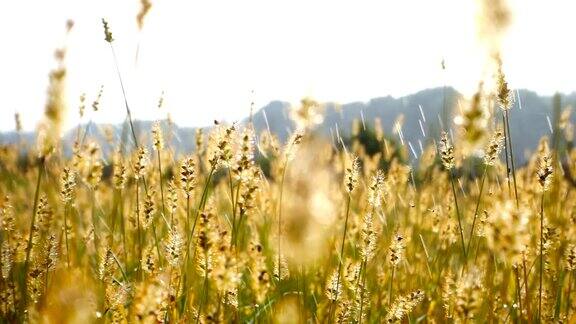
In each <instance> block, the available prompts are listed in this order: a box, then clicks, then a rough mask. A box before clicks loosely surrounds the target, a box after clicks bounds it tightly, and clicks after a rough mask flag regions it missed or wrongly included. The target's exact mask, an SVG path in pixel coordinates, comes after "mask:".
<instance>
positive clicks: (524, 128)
mask: <svg viewBox="0 0 576 324" xmlns="http://www.w3.org/2000/svg"><path fill="white" fill-rule="evenodd" d="M515 94H516V97H517V98H519V99H520V100H516V101H515V103H514V107H513V108H512V117H511V120H510V122H511V124H510V128H511V133H512V139H513V144H514V148H515V152H516V156H515V158H516V159H517V160H518V163H523V162H525V160H526V157H527V153H528V152H530V151H532V150H533V149H534V148H535V147H536V145H537V143H538V140H539V139H540V137H542V136H543V135H547V134H550V127H549V124H548V120H547V117H548V118H550V119H552V118H553V113H552V106H553V104H552V97H551V96H539V95H538V94H536V93H535V92H533V91H529V90H519V91H517V92H515ZM460 96H461V95H460V94H459V93H458V92H457V91H456V90H454V89H453V88H450V87H447V88H433V89H426V90H422V91H419V92H417V93H414V94H411V95H408V96H404V97H400V98H393V97H391V96H387V97H380V98H374V99H371V100H370V101H368V102H352V103H347V104H343V105H336V104H332V103H328V104H327V105H326V110H325V116H324V121H323V123H322V124H320V125H318V126H317V132H318V133H319V134H322V135H324V136H327V137H329V138H334V137H335V136H336V132H338V133H339V134H340V135H341V136H344V137H345V136H347V135H349V133H350V131H351V126H352V123H353V121H354V120H355V119H363V120H364V124H365V125H366V126H367V127H373V123H374V119H375V118H376V117H378V118H380V120H381V123H382V126H383V128H384V131H385V132H386V133H387V134H388V135H390V136H397V135H396V134H395V133H394V132H393V125H394V122H395V120H396V119H397V118H398V116H400V115H401V114H402V115H404V126H403V128H402V133H403V139H404V143H405V145H412V147H413V148H414V151H415V152H416V153H417V154H419V151H420V143H421V144H422V145H424V144H425V143H426V142H427V141H429V140H430V139H431V138H432V137H437V136H438V133H439V130H440V129H442V127H441V125H440V123H443V124H447V123H449V120H450V118H449V115H448V113H447V112H444V111H443V107H445V106H446V107H457V101H458V98H460ZM561 98H562V107H565V106H567V105H571V106H573V107H576V93H571V94H568V95H566V94H564V95H562V96H561ZM444 101H445V102H446V104H444ZM520 106H521V108H520ZM420 108H421V110H420ZM289 109H290V108H289V104H288V103H286V102H282V101H272V102H270V103H269V104H268V105H266V106H264V107H262V108H261V109H260V110H258V111H257V112H255V113H254V115H253V122H254V126H255V128H256V130H257V133H260V132H261V131H264V130H266V129H267V128H269V129H270V131H271V132H272V133H274V134H277V136H278V137H279V138H280V139H281V140H285V139H286V138H287V137H288V135H289V134H290V132H291V131H292V130H293V129H294V125H292V122H291V121H290V119H289V113H288V111H289ZM456 109H457V108H456ZM422 114H423V115H424V116H422ZM362 117H363V118H362ZM424 119H425V120H424ZM571 119H572V122H575V123H576V113H574V114H572V116H571ZM247 120H248V119H247V118H246V119H244V120H242V121H241V122H242V123H246V122H247ZM420 123H422V127H421V126H420ZM151 126H152V122H150V121H135V128H136V129H137V131H138V133H139V134H149V133H150V129H151ZM165 126H166V125H165ZM83 127H84V126H83ZM106 128H108V129H110V130H112V132H111V133H112V134H113V136H114V137H115V138H116V139H119V138H120V137H121V136H122V125H91V127H90V129H91V132H90V135H91V136H92V137H94V138H96V139H97V140H98V141H100V142H101V143H102V147H103V150H104V152H105V153H107V152H110V150H111V149H112V148H110V147H108V145H107V144H106V143H105V140H104V139H105V135H104V131H103V130H104V129H106ZM422 129H424V133H425V135H426V136H423V134H422ZM194 134H195V128H190V127H176V126H175V127H174V133H173V136H172V137H173V138H172V143H171V144H172V147H173V148H174V149H175V150H176V151H177V152H190V151H191V150H193V149H194ZM20 136H22V138H23V139H24V140H25V141H27V142H30V143H32V142H33V139H34V135H33V134H32V133H24V134H21V135H20ZM75 136H76V130H71V131H70V132H68V133H67V134H66V135H65V136H64V142H65V150H66V151H67V152H70V147H71V145H72V143H73V141H74V139H75ZM127 138H128V139H130V136H127ZM17 140H18V135H17V134H16V133H15V132H5V133H2V134H0V143H14V142H16V141H17Z"/></svg>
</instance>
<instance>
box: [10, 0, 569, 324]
mask: <svg viewBox="0 0 576 324" xmlns="http://www.w3.org/2000/svg"><path fill="white" fill-rule="evenodd" d="M145 3H147V2H146V1H143V4H145ZM144 13H145V11H144ZM142 16H143V15H142ZM105 28H106V33H105V37H106V40H107V41H108V42H109V43H110V45H112V42H113V38H112V34H111V31H110V30H109V26H108V25H107V24H105ZM112 50H113V48H112ZM61 64H63V62H61V61H59V69H58V70H56V71H65V69H64V67H63V65H61ZM53 75H56V74H53ZM56 76H57V77H56ZM56 76H55V77H54V78H53V80H52V81H53V84H52V85H51V87H50V94H51V99H50V100H49V102H48V104H47V119H46V121H45V123H44V124H43V125H50V123H58V122H59V116H60V114H59V113H60V112H61V111H60V110H59V109H61V107H60V105H62V103H61V100H60V98H61V97H60V96H61V93H59V91H60V90H59V89H60V88H61V85H62V84H63V79H64V78H65V74H64V75H60V74H58V75H56ZM498 77H499V78H500V79H498V80H499V82H498V84H499V88H500V89H499V90H500V91H499V92H498V93H495V94H494V95H490V94H486V93H482V90H481V91H479V93H478V94H477V97H475V100H474V101H473V103H472V105H473V106H472V107H470V110H469V113H466V114H464V116H463V117H462V118H464V120H463V122H462V123H461V124H460V125H457V126H456V128H457V130H458V132H455V133H454V134H460V135H459V136H456V138H450V136H449V135H448V133H444V134H443V135H442V137H441V138H440V139H438V140H439V141H438V142H437V143H439V145H438V147H436V146H435V144H434V143H436V141H433V140H430V141H429V145H428V147H427V148H426V149H425V151H424V154H422V156H421V157H420V159H419V160H418V161H416V162H414V161H413V162H412V163H409V162H407V156H408V148H407V147H406V146H403V145H399V144H396V143H395V141H393V140H391V139H390V138H387V137H386V136H385V135H384V132H383V131H382V130H381V129H380V128H379V126H378V125H379V121H364V123H365V124H366V125H367V126H366V127H369V128H374V133H375V134H377V136H374V140H375V141H376V143H377V145H378V146H379V148H380V150H379V153H377V154H375V155H369V154H367V153H366V150H365V147H364V146H363V145H362V144H361V143H360V141H359V140H358V139H359V137H358V136H357V135H358V134H357V133H358V132H360V131H362V129H361V128H360V127H355V128H354V130H355V134H353V135H352V137H351V139H350V140H349V141H348V140H345V139H338V141H337V143H329V142H326V141H324V140H322V139H321V138H318V137H317V136H316V135H314V133H313V131H312V129H313V127H314V125H315V124H317V123H318V122H319V121H320V120H321V113H320V110H321V105H320V104H318V103H316V102H314V101H312V100H310V99H305V100H303V102H302V107H300V108H297V109H295V110H294V113H293V114H292V116H293V118H294V119H295V121H296V122H297V124H298V125H299V126H300V127H299V128H298V130H297V131H296V132H294V134H293V135H292V136H291V137H290V138H289V140H288V141H287V143H286V144H285V145H281V144H279V142H280V141H279V140H278V139H277V138H276V137H275V136H274V135H273V134H270V133H269V132H263V133H262V134H256V133H255V131H254V129H253V127H252V125H251V124H249V123H248V124H244V125H240V124H234V125H223V124H219V125H216V126H215V127H213V128H212V129H210V130H209V134H207V138H205V136H206V135H205V134H204V133H203V132H201V131H200V132H198V134H197V138H196V143H197V148H196V150H195V151H194V152H192V153H191V154H190V155H187V156H178V155H176V154H174V153H173V152H174V150H173V148H171V147H170V145H169V143H170V141H167V140H165V138H168V137H169V136H170V135H171V132H172V130H171V129H170V127H162V124H161V123H159V124H155V125H154V128H153V130H152V133H151V134H144V136H140V137H138V136H137V132H135V131H134V129H130V130H128V131H130V133H131V135H132V136H133V141H132V144H131V143H130V142H113V141H112V142H109V143H108V144H110V145H111V146H112V147H115V148H116V150H115V153H114V154H113V155H111V156H110V157H106V159H105V157H104V156H103V154H102V152H101V149H100V147H99V145H98V144H97V143H96V142H94V141H93V140H92V139H91V138H90V136H87V133H88V130H87V129H82V127H80V126H79V127H78V131H77V140H76V143H75V145H74V152H73V155H72V157H70V158H69V157H66V156H65V155H64V154H63V153H62V149H61V147H60V145H61V144H60V143H55V142H54V141H48V139H50V138H53V137H50V138H47V137H46V136H39V139H38V141H39V142H38V144H39V145H38V147H37V148H33V147H28V149H27V151H26V153H22V151H21V150H20V149H19V148H18V147H17V146H11V145H7V146H4V147H2V150H1V155H0V194H1V197H2V199H1V200H0V221H1V224H2V227H1V229H0V243H1V244H0V255H1V278H0V297H1V298H0V315H1V320H2V321H3V322H19V321H30V322H46V323H49V322H71V323H78V322H114V323H125V322H148V323H154V322H164V321H168V322H203V323H212V322H261V323H265V322H274V321H275V322H286V323H294V322H321V323H331V322H338V323H344V322H346V323H349V322H353V323H360V322H368V323H378V322H414V323H417V322H433V323H434V322H438V323H441V322H455V323H461V322H463V323H466V322H534V321H538V320H541V321H542V322H558V321H564V322H570V321H571V320H573V316H574V315H573V314H575V311H574V303H573V300H574V298H572V296H571V294H572V290H573V289H572V286H573V284H574V283H573V282H574V278H573V277H574V271H575V269H576V248H575V245H576V241H575V240H576V232H575V230H576V226H575V225H576V191H575V190H574V187H575V183H576V182H575V179H574V176H576V167H575V161H576V149H574V148H573V147H572V138H571V136H572V135H570V132H568V131H567V129H569V128H571V126H570V127H568V125H567V123H568V122H567V121H566V120H567V118H564V119H562V120H563V122H562V123H560V122H559V123H558V124H557V125H556V127H555V129H554V132H555V133H554V138H555V140H554V143H553V145H552V147H549V146H548V141H547V139H543V140H542V142H541V144H540V147H539V149H538V151H537V152H536V153H535V154H534V156H533V157H532V158H531V159H530V162H529V163H528V164H527V165H524V166H521V167H518V168H513V169H512V170H511V171H510V172H512V173H513V174H511V173H510V172H509V171H508V169H507V168H506V166H505V165H506V164H507V162H508V161H509V159H510V158H511V157H510V156H509V155H511V153H512V152H513V151H512V147H510V145H511V143H512V141H511V139H510V137H511V136H514V134H510V133H509V129H508V119H509V118H511V117H510V115H509V111H510V109H511V104H510V102H509V100H510V96H509V94H508V93H509V90H508V87H507V84H506V83H505V80H504V75H503V74H502V73H501V74H499V76H498ZM101 96H102V92H100V93H99V95H98V98H100V97H101ZM82 98H83V99H82V105H81V109H80V110H81V112H80V113H81V114H83V113H84V106H85V105H84V100H85V99H84V96H83V97H82ZM491 98H498V100H499V102H500V104H501V105H502V108H503V111H504V114H505V115H504V118H503V119H501V118H500V117H501V115H500V114H498V113H496V112H492V114H490V112H489V111H487V110H486V111H483V110H482V109H480V108H479V107H480V106H481V105H482V104H483V103H482V102H484V101H490V100H494V99H491ZM98 101H99V99H98V100H97V101H96V103H95V104H93V106H94V111H95V113H97V112H96V111H97V110H98ZM160 105H161V104H160ZM126 110H127V113H128V115H129V117H130V123H129V125H130V127H132V122H131V116H130V109H129V106H128V103H127V102H126ZM518 113H520V112H518ZM479 114H480V115H481V119H482V120H484V121H482V122H478V120H480V117H479ZM502 120H503V122H502ZM559 120H560V119H559ZM16 121H17V124H18V125H19V116H18V115H17V116H16ZM53 127H56V126H53ZM53 127H51V126H43V128H42V130H43V131H42V132H40V133H41V134H40V135H42V134H43V133H46V132H52V131H55V129H54V128H53ZM17 128H18V130H20V129H21V127H20V126H17ZM472 128H473V130H471V129H472ZM502 130H504V131H502ZM472 131H473V134H472V133H471V132H472ZM503 133H504V134H503ZM490 134H493V135H490ZM504 136H506V138H504ZM189 140H192V139H189ZM134 143H135V144H136V145H133V144H134ZM344 143H346V147H345V145H344ZM504 145H508V147H507V150H506V152H505V154H502V151H503V147H504ZM479 151H481V152H482V153H481V154H478V152H479ZM503 155H504V156H503ZM256 161H258V162H256ZM504 161H505V162H504ZM560 161H568V163H567V164H565V166H564V167H562V165H561V163H560ZM261 165H266V166H267V167H266V172H264V171H263V170H262V168H261ZM478 170H480V172H478ZM511 176H513V183H514V185H513V187H512V186H511V185H510V183H511V179H509V178H510V177H511ZM512 188H513V189H512Z"/></svg>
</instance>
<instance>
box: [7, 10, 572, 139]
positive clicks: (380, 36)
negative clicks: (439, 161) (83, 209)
mask: <svg viewBox="0 0 576 324" xmlns="http://www.w3.org/2000/svg"><path fill="white" fill-rule="evenodd" d="M152 4H153V6H152V9H151V10H150V12H149V14H148V16H147V17H146V20H145V26H144V28H143V30H142V32H141V33H139V32H138V29H137V24H136V18H135V17H136V14H137V12H138V10H139V1H138V0H122V1H119V0H97V1H96V0H93V1H78V0H51V1H43V0H38V1H30V0H18V1H9V2H5V3H3V4H2V5H0V30H1V31H2V37H1V38H2V43H3V46H2V51H0V102H1V103H2V107H1V108H0V129H1V130H7V129H13V128H14V121H13V120H14V119H13V115H14V112H15V111H18V112H20V114H21V117H22V122H23V124H24V128H25V129H34V127H35V125H36V124H37V122H38V121H39V119H40V118H41V116H42V113H43V110H44V103H45V93H46V88H47V84H48V73H49V71H50V70H51V69H52V68H53V67H55V65H56V63H55V62H54V59H53V51H54V49H55V48H57V47H59V46H61V45H62V44H63V41H64V34H65V32H64V30H65V22H66V20H67V19H72V20H74V21H75V26H74V29H73V30H72V32H71V34H70V35H69V38H68V41H67V44H68V57H67V67H68V72H69V78H68V89H67V95H68V98H69V111H68V115H69V118H68V120H67V127H72V126H73V125H74V124H75V123H77V122H78V118H77V110H78V109H77V107H78V98H79V96H80V94H81V93H83V92H85V93H86V96H87V101H88V106H89V104H90V103H91V101H92V100H93V99H94V97H95V96H96V95H97V92H98V89H99V87H100V85H101V84H102V85H104V94H103V99H102V102H101V111H100V112H98V113H97V114H94V115H93V116H92V117H93V119H94V120H95V121H97V122H120V121H122V120H123V119H124V117H125V110H124V107H123V101H122V99H121V92H120V86H119V83H118V79H117V77H116V71H115V68H114V65H113V60H112V54H111V52H110V48H109V46H108V44H107V43H106V42H105V41H104V34H103V30H102V25H101V21H100V20H101V18H102V17H105V18H107V20H108V21H109V23H110V26H111V28H112V32H113V35H114V38H115V39H116V40H115V42H114V46H115V49H116V52H117V54H118V59H119V64H120V69H121V72H122V75H123V77H124V82H125V85H126V89H127V92H128V100H129V102H130V105H131V107H132V110H133V115H134V116H135V118H137V119H156V118H163V117H164V116H165V115H166V111H169V112H170V114H171V115H172V117H173V119H174V120H175V121H176V123H177V124H179V125H184V126H197V125H207V124H209V123H210V122H211V121H212V120H213V119H219V120H221V119H225V120H229V121H234V120H239V119H241V118H242V117H244V116H246V115H248V113H249V106H250V102H251V101H252V100H254V101H255V105H256V108H259V107H261V106H263V105H265V104H267V103H268V102H269V101H271V100H285V101H291V102H296V101H297V100H298V99H300V98H302V97H304V96H312V97H314V98H315V99H318V100H321V101H335V102H341V103H345V102H349V101H367V100H369V99H370V98H372V97H379V96H385V95H389V94H390V95H393V96H400V95H405V94H409V93H412V92H415V91H418V90H421V89H423V88H428V87H434V86H439V85H442V84H443V83H444V82H446V83H447V84H448V85H452V86H454V87H456V88H457V89H459V90H461V91H463V92H464V93H467V94H469V93H471V91H473V89H475V87H476V84H477V82H478V80H479V79H480V78H481V77H482V75H483V71H484V67H485V64H484V61H485V57H484V55H483V52H482V50H481V49H480V48H479V45H478V42H477V39H476V29H475V28H476V25H475V16H474V15H475V9H476V5H475V4H476V3H475V0H437V1H433V0H420V1H419V0H402V1H399V0H396V1H383V0H375V1H363V0H354V1H339V0H326V1H311V0H290V1H274V0H243V1H238V0H230V1H224V0H210V1H201V0H196V1H184V0H182V1H176V0H162V1H159V0H157V1H154V0H152ZM510 8H511V9H512V10H513V22H512V26H511V27H510V30H509V32H508V34H507V37H506V39H505V41H504V45H503V49H502V52H503V57H504V67H505V72H506V74H507V76H508V78H509V81H510V84H511V86H512V87H516V88H530V89H533V90H536V91H538V92H539V93H543V94H550V93H552V92H554V91H556V90H558V91H562V92H572V91H573V90H575V88H576V82H575V81H576V68H575V67H576V63H575V62H576V59H575V58H576V43H574V39H573V37H574V35H573V31H574V30H576V28H575V23H574V19H573V14H574V12H576V2H575V1H570V0H565V1H561V0H547V1H540V0H511V1H510ZM138 43H140V54H139V58H138V61H137V62H136V60H135V57H136V55H135V53H136V48H137V44H138ZM443 57H444V58H445V60H446V65H447V71H446V73H445V74H442V73H441V69H440V62H441V60H442V58H443ZM252 90H253V91H254V93H253V94H252ZM162 91H164V92H165V101H164V102H165V109H166V110H164V111H161V112H160V111H159V110H158V109H157V108H156V105H157V102H158V99H159V97H160V94H161V92H162Z"/></svg>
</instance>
